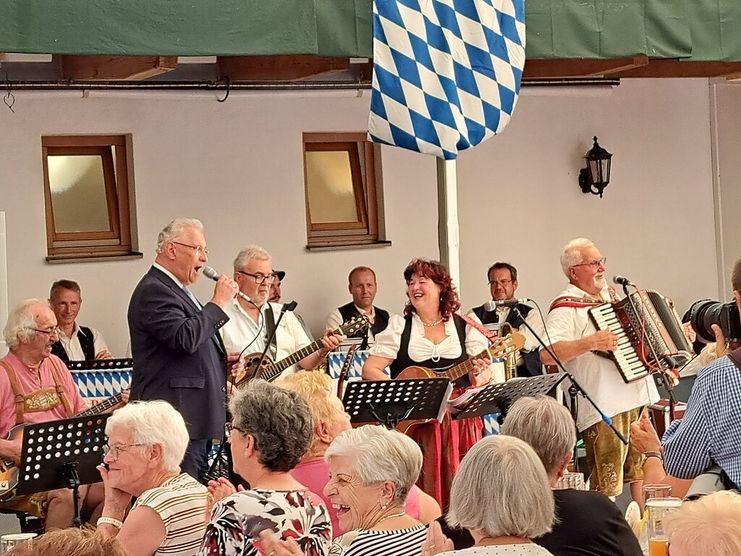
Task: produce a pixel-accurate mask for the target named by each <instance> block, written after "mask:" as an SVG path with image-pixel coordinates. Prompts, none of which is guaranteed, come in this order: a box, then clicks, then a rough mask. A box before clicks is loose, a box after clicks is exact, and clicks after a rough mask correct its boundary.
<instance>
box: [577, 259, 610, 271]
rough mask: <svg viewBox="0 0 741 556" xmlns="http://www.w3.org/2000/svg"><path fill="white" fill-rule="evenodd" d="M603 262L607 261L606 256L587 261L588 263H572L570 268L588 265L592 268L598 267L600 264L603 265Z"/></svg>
mask: <svg viewBox="0 0 741 556" xmlns="http://www.w3.org/2000/svg"><path fill="white" fill-rule="evenodd" d="M605 263H607V257H602V258H601V259H596V260H594V261H589V262H588V263H581V264H572V265H571V268H576V267H577V266H590V267H592V268H598V267H599V266H600V265H602V266H605Z"/></svg>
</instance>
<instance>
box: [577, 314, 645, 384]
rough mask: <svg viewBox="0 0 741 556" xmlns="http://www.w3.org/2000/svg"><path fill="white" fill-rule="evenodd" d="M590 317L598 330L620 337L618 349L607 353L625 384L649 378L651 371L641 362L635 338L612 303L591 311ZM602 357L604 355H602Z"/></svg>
mask: <svg viewBox="0 0 741 556" xmlns="http://www.w3.org/2000/svg"><path fill="white" fill-rule="evenodd" d="M589 316H590V317H591V318H592V322H594V325H595V326H596V327H597V330H609V331H610V332H613V333H614V334H615V335H616V336H617V337H618V342H617V349H616V350H615V351H612V352H606V353H604V355H607V356H608V357H609V358H610V359H612V360H613V361H614V362H615V364H616V365H617V368H618V370H619V371H620V374H621V375H622V376H623V380H624V381H625V382H633V381H636V380H640V379H642V378H644V377H646V376H648V374H649V371H648V369H647V368H646V366H645V365H644V364H643V361H641V358H640V356H639V355H638V351H636V348H635V343H637V342H635V341H634V339H633V338H631V337H630V334H629V332H628V331H627V330H630V328H626V327H625V326H624V324H623V322H621V320H620V318H619V317H618V314H617V313H616V311H615V309H614V307H613V305H612V304H611V303H605V304H603V305H598V306H597V307H593V308H591V309H590V310H589ZM601 355H602V353H601Z"/></svg>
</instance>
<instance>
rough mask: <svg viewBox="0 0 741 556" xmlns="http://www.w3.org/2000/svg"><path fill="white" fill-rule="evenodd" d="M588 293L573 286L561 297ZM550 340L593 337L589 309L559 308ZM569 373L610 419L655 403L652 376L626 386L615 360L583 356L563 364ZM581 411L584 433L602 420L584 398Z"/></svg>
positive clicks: (552, 316) (549, 324)
mask: <svg viewBox="0 0 741 556" xmlns="http://www.w3.org/2000/svg"><path fill="white" fill-rule="evenodd" d="M586 295H588V294H587V293H586V292H585V291H583V290H581V289H580V288H577V287H576V286H574V285H573V284H569V286H568V287H567V288H566V289H565V290H564V291H562V292H561V293H560V294H559V295H558V297H563V296H569V297H584V296H586ZM602 299H604V300H605V301H608V300H609V294H608V292H607V290H606V289H605V290H603V291H602ZM546 328H547V329H548V336H549V338H548V337H545V338H544V339H545V340H546V342H550V343H551V345H553V344H555V343H557V342H561V341H573V340H578V339H580V338H583V337H585V336H589V335H591V334H594V333H595V332H596V331H597V329H596V328H595V326H594V324H593V323H592V321H591V319H590V318H589V307H559V308H556V309H553V310H552V311H551V312H550V313H548V316H547V317H546ZM564 367H566V368H567V369H568V370H569V372H570V373H571V374H572V375H574V378H575V379H576V380H577V382H579V384H580V385H581V387H582V388H584V390H586V392H587V394H589V395H590V396H591V398H592V399H593V400H594V402H595V403H596V404H597V405H598V406H599V408H600V409H601V410H602V411H603V412H604V413H605V415H607V416H608V417H614V416H615V415H618V414H619V413H623V412H625V411H628V410H630V409H634V408H636V407H641V406H644V405H649V404H652V403H656V402H657V401H658V400H659V392H658V390H656V385H655V384H654V381H653V378H651V377H650V376H648V377H646V378H644V379H641V380H637V381H635V382H631V383H628V384H626V383H625V381H624V380H623V377H622V375H621V374H620V371H618V368H617V366H616V365H615V363H614V362H613V361H612V359H607V358H605V357H601V356H599V355H596V354H594V353H591V352H590V353H584V354H582V355H580V356H578V357H575V358H574V359H572V360H571V361H567V362H565V363H564ZM578 402H579V412H578V415H577V420H576V426H577V428H578V429H579V431H583V430H585V429H587V428H589V427H591V426H592V425H594V424H595V423H598V422H599V421H601V420H602V419H601V417H600V415H599V413H598V412H597V410H595V409H594V407H592V404H590V403H589V402H588V401H587V400H586V399H585V398H583V397H581V396H580V397H579V398H578Z"/></svg>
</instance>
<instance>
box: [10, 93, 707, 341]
mask: <svg viewBox="0 0 741 556" xmlns="http://www.w3.org/2000/svg"><path fill="white" fill-rule="evenodd" d="M16 98H17V101H16V104H15V107H14V108H15V114H12V113H10V112H9V111H8V110H5V109H0V210H4V211H6V220H7V238H8V248H7V249H8V273H9V276H8V293H9V301H10V304H11V305H13V304H14V303H15V302H17V301H18V300H20V299H21V298H25V297H30V296H45V295H47V294H48V288H49V285H50V284H51V282H52V281H53V280H55V279H58V278H62V277H65V278H71V279H75V280H78V281H79V282H80V283H81V285H82V288H83V297H84V304H83V309H82V313H81V317H82V318H81V321H82V322H83V323H87V324H90V325H93V326H96V327H98V328H100V329H101V331H102V332H103V333H104V335H105V336H106V337H107V338H108V340H109V343H110V344H111V347H112V349H113V351H114V353H116V354H122V353H123V351H124V350H125V348H126V344H127V332H126V317H125V314H126V307H127V303H128V299H129V295H130V293H131V291H132V289H133V287H134V286H135V284H136V282H137V281H138V280H139V278H140V277H141V275H142V274H143V273H144V272H145V271H146V269H147V268H148V265H149V263H150V262H151V260H152V257H153V244H154V238H155V237H156V234H157V232H158V231H159V230H160V229H161V228H162V226H163V225H164V224H165V223H167V222H168V221H169V220H170V219H171V218H172V217H174V216H177V215H190V216H195V217H199V218H201V219H202V220H203V221H204V223H205V225H206V237H207V239H208V244H209V249H210V252H211V255H210V264H211V265H212V266H214V267H215V268H217V269H220V270H226V269H229V268H230V264H231V260H232V258H233V257H234V255H235V254H236V252H237V251H238V250H239V248H240V247H242V246H244V245H245V244H247V243H252V242H254V243H259V244H261V245H263V246H264V247H266V248H267V249H268V250H269V251H271V252H272V254H273V256H274V259H275V261H274V264H275V266H276V268H282V269H285V270H286V271H287V272H288V275H287V277H286V279H285V282H284V288H283V290H284V295H285V297H286V298H287V299H291V298H295V299H296V300H298V301H299V302H300V304H299V312H300V313H301V314H302V315H303V316H304V317H305V318H306V320H307V321H308V322H309V324H310V325H311V326H312V327H313V328H315V329H318V328H319V327H320V326H321V324H322V322H323V320H324V318H325V316H326V314H327V313H328V312H329V310H330V309H331V308H332V307H334V306H337V305H338V304H339V303H341V302H344V301H345V299H346V297H347V294H346V274H347V271H348V270H349V269H350V268H351V267H352V266H354V265H356V264H361V263H362V264H369V265H370V266H372V267H374V268H376V269H377V272H378V278H379V288H380V292H379V296H378V298H377V301H378V304H380V305H381V306H384V307H387V308H389V309H391V310H400V309H401V307H402V305H403V301H404V294H403V292H404V288H403V283H402V278H401V270H402V269H403V267H404V266H405V264H406V263H407V262H408V260H409V259H410V258H412V257H413V256H431V257H437V255H438V252H437V215H436V210H437V209H436V183H435V162H434V160H433V159H432V158H429V157H424V156H422V155H417V154H415V153H409V152H404V151H401V150H399V149H392V148H386V147H384V148H383V154H382V157H383V169H384V176H383V180H384V188H385V206H386V231H387V236H388V239H390V240H391V241H392V242H393V246H392V247H387V248H378V249H361V250H346V251H335V252H311V253H309V252H307V251H306V250H305V248H304V245H305V241H306V238H305V215H304V205H303V202H304V201H303V199H304V193H303V176H302V171H303V170H302V157H301V133H302V132H303V131H358V130H362V129H364V127H365V125H366V119H367V111H368V101H369V97H368V93H367V92H366V93H364V94H363V95H362V96H357V95H356V94H355V93H349V92H342V93H270V94H268V93H261V94H249V93H242V94H240V93H238V92H232V94H231V96H230V98H229V100H228V101H227V102H225V103H223V104H221V103H217V102H216V101H215V96H213V95H210V94H203V93H172V94H165V93H148V94H144V93H119V92H116V93H113V92H101V93H96V92H94V93H91V95H90V97H89V98H82V97H81V95H80V94H78V93H68V92H64V93H29V92H26V93H23V92H19V93H16ZM709 110H710V109H709V95H708V84H707V81H706V80H625V81H624V82H623V83H622V84H621V85H620V86H619V87H617V88H616V89H615V90H614V91H613V92H612V93H611V94H609V95H603V94H594V93H590V92H588V91H585V92H580V93H577V94H567V93H564V92H561V93H559V94H553V93H551V94H547V95H541V94H532V93H528V94H526V95H524V96H523V97H522V98H521V100H520V104H519V106H518V109H517V112H516V113H515V117H514V118H513V120H512V122H511V123H510V125H509V127H508V128H507V129H506V130H505V131H504V133H503V134H502V135H501V136H500V137H497V138H494V139H492V140H491V141H489V142H488V143H485V144H484V145H482V146H480V147H478V148H476V149H474V150H472V151H470V152H467V153H464V154H463V155H462V156H461V157H460V158H459V162H458V172H459V179H458V183H459V188H460V195H459V198H460V217H461V259H462V260H461V276H462V278H461V280H462V288H463V294H464V307H470V306H471V305H473V304H478V303H480V302H482V301H483V300H484V299H485V296H486V295H487V287H486V282H485V277H484V274H485V270H486V268H487V267H488V265H489V264H490V263H491V262H493V261H494V260H509V261H510V262H512V263H514V264H515V265H516V266H518V267H519V269H520V274H521V276H520V286H521V289H520V291H519V293H520V294H521V295H522V296H528V297H534V298H537V299H539V300H540V301H541V303H542V304H544V305H545V304H547V303H548V301H549V298H550V297H552V296H553V295H554V294H555V293H557V292H558V291H559V289H560V288H561V285H562V283H563V281H564V279H563V277H562V275H561V274H560V270H559V266H558V251H559V249H560V247H561V246H562V245H563V243H565V242H566V241H567V240H569V239H571V238H572V237H575V236H578V235H586V236H589V237H591V238H593V239H594V240H595V241H597V242H598V243H599V245H600V247H601V249H602V250H603V253H604V254H605V255H606V256H607V257H608V259H609V260H608V263H609V272H610V274H612V273H613V272H615V273H621V274H626V275H628V276H630V277H631V278H632V279H633V280H634V281H636V282H638V283H639V284H641V285H642V286H645V287H653V288H656V289H658V290H660V291H662V292H664V293H667V294H670V295H673V296H674V297H675V299H676V300H677V303H678V304H679V305H680V307H681V308H684V306H686V305H687V304H688V303H689V302H691V301H692V300H694V299H698V298H700V297H712V296H716V295H717V273H716V270H715V239H714V215H713V199H712V188H711V174H712V172H711V165H710V157H711V155H710V145H711V142H710V131H709V119H710V116H709ZM73 133H132V134H133V143H134V165H135V180H136V184H135V187H136V205H137V216H138V233H139V238H140V250H141V251H143V252H144V259H143V260H135V261H118V262H105V263H81V264H61V265H48V264H46V263H45V262H44V256H45V249H46V243H45V242H46V239H45V227H44V209H43V185H42V184H43V181H42V177H41V154H40V151H41V147H40V137H41V135H45V134H73ZM594 134H597V135H599V137H600V142H601V144H602V145H603V146H604V147H605V148H607V149H608V150H609V151H611V152H613V153H614V155H615V156H614V158H613V179H612V183H611V185H610V186H609V187H608V188H607V190H606V193H605V198H604V199H599V198H597V197H594V196H591V195H590V196H587V195H583V194H582V193H581V191H580V190H579V189H578V186H577V181H576V177H577V174H578V169H579V168H580V167H581V166H582V160H581V157H583V156H584V153H585V152H586V151H587V150H588V149H589V147H590V145H591V137H592V135H594ZM210 291H211V284H210V283H207V282H205V281H204V282H202V283H200V284H199V285H198V286H197V293H198V294H199V296H200V297H201V298H204V299H207V298H208V297H209V292H210Z"/></svg>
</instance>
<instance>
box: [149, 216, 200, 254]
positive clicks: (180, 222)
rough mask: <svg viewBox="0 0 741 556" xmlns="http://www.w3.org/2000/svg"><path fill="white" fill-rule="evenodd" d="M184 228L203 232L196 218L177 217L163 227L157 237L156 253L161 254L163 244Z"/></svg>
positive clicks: (180, 232)
mask: <svg viewBox="0 0 741 556" xmlns="http://www.w3.org/2000/svg"><path fill="white" fill-rule="evenodd" d="M186 228H196V229H197V230H200V231H201V232H203V222H201V221H200V220H198V219H196V218H186V217H184V216H178V217H177V218H176V219H175V220H173V221H172V222H170V223H169V224H168V225H167V226H165V227H164V228H163V229H162V231H161V232H160V233H159V235H158V236H157V253H162V250H163V249H164V247H165V243H166V242H168V241H171V240H173V239H175V238H176V237H178V236H179V235H180V234H182V233H183V230H185V229H186Z"/></svg>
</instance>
